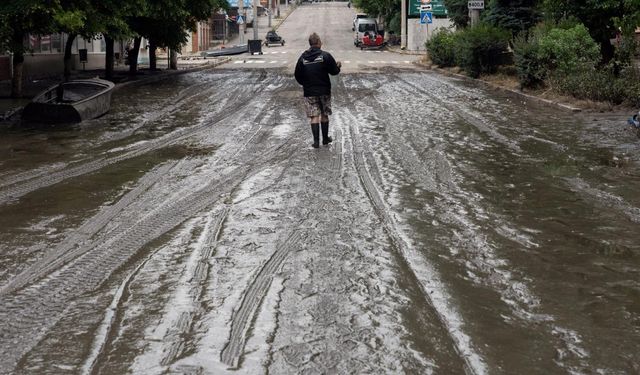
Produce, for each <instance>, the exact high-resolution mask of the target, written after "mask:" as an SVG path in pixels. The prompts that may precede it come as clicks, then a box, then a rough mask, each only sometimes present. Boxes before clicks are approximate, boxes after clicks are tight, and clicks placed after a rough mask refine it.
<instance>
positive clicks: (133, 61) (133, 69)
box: [129, 36, 142, 76]
mask: <svg viewBox="0 0 640 375" xmlns="http://www.w3.org/2000/svg"><path fill="white" fill-rule="evenodd" d="M141 42H142V37H139V36H137V37H135V38H134V39H133V48H132V49H131V50H130V51H129V74H130V75H132V76H135V75H136V74H137V73H138V53H140V43H141Z"/></svg>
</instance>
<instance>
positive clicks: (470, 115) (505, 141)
mask: <svg viewBox="0 0 640 375" xmlns="http://www.w3.org/2000/svg"><path fill="white" fill-rule="evenodd" d="M394 77H395V79H397V80H398V81H400V82H403V83H404V85H402V86H398V85H396V86H394V87H397V88H399V89H400V90H401V91H403V92H404V94H402V95H403V96H405V97H411V96H414V95H415V92H416V91H417V92H419V93H421V94H423V95H425V96H427V97H429V98H430V99H431V100H433V101H435V102H436V103H437V104H438V105H439V106H441V107H443V108H446V109H447V110H449V112H451V113H454V114H455V115H456V116H457V117H458V118H460V119H461V120H463V121H464V122H465V123H467V124H469V125H471V126H473V127H475V128H476V129H478V130H479V131H481V132H482V133H484V134H486V135H487V136H489V137H490V138H491V139H492V140H494V141H496V142H498V143H499V144H501V145H503V146H506V147H508V148H509V149H511V150H512V151H513V152H516V153H519V152H522V150H521V148H520V146H519V145H518V143H517V142H514V141H513V140H511V139H509V138H508V137H507V136H505V135H504V134H502V133H500V132H499V131H498V130H497V129H496V128H495V126H493V124H492V123H491V121H490V120H488V119H487V118H486V117H484V116H483V115H481V114H479V113H478V111H472V110H471V109H469V108H467V106H465V105H464V103H461V102H453V101H451V100H447V99H445V98H446V95H443V96H442V97H441V96H439V95H437V94H435V93H433V92H431V91H429V90H426V89H425V88H424V87H422V86H419V85H418V84H417V83H416V82H412V81H411V80H408V79H406V78H404V77H402V76H401V75H399V74H396V75H395V76H394ZM422 77H429V78H430V79H429V80H430V81H436V82H438V83H439V84H441V85H443V86H446V87H447V89H448V90H455V91H457V92H459V93H460V94H461V95H464V96H465V97H467V99H472V98H473V99H476V97H470V96H469V93H468V92H465V91H462V90H461V89H460V88H459V87H457V86H454V85H452V84H451V83H449V82H447V81H446V80H442V79H437V78H433V77H432V76H427V75H422ZM407 87H410V88H412V89H413V90H410V89H408V88H407ZM469 101H472V100H469Z"/></svg>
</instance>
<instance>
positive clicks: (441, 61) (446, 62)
mask: <svg viewBox="0 0 640 375" xmlns="http://www.w3.org/2000/svg"><path fill="white" fill-rule="evenodd" d="M425 46H426V47H427V51H428V53H429V58H430V59H431V61H432V62H433V63H434V64H436V65H438V66H439V67H448V66H454V65H455V63H456V55H455V49H456V34H455V33H453V32H451V31H450V30H449V29H440V31H438V32H437V33H436V34H435V35H433V36H432V37H431V39H429V40H428V41H427V42H426V43H425Z"/></svg>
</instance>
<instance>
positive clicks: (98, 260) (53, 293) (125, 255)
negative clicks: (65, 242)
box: [0, 140, 294, 368]
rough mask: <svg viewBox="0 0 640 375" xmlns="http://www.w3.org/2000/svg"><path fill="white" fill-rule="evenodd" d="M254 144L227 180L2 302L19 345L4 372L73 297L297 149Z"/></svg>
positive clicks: (1, 323)
mask: <svg viewBox="0 0 640 375" xmlns="http://www.w3.org/2000/svg"><path fill="white" fill-rule="evenodd" d="M255 146H256V145H251V147H248V148H247V149H246V150H245V153H246V154H247V155H248V156H250V158H244V159H245V160H242V162H241V163H242V166H239V165H236V166H235V167H234V169H233V170H232V171H231V172H229V173H227V175H226V176H222V177H220V178H219V179H217V180H216V181H214V182H211V183H210V184H208V185H207V186H205V187H203V188H201V189H200V190H198V191H196V192H194V193H193V194H185V195H182V196H180V198H179V199H178V200H176V201H174V202H169V203H168V204H165V205H163V206H161V207H158V208H156V209H155V210H154V211H153V212H151V213H149V214H146V215H145V216H144V217H142V218H140V219H139V220H138V221H137V222H135V223H134V224H133V225H131V226H129V227H127V228H125V229H124V230H123V231H122V232H121V233H116V234H114V235H113V236H111V237H110V238H109V239H108V240H107V241H106V242H105V241H101V242H95V243H94V245H93V246H94V247H93V248H92V249H91V250H90V251H87V252H85V253H84V254H83V255H82V256H81V257H79V258H78V259H76V261H75V262H70V263H69V264H68V265H66V266H65V267H63V268H62V269H60V270H59V271H56V272H54V273H52V274H50V275H49V276H48V277H46V278H44V279H42V280H41V281H40V282H38V283H35V284H33V285H31V286H30V287H28V288H25V289H23V290H21V291H20V293H14V294H10V295H8V298H6V299H4V300H3V301H2V304H0V318H1V319H0V338H1V339H2V340H3V341H5V342H13V343H15V345H14V346H12V347H11V348H8V347H1V348H0V351H1V352H0V368H13V367H14V366H15V365H16V364H17V362H18V361H19V359H20V358H22V356H23V355H24V354H25V353H27V352H28V351H29V350H30V349H31V348H32V347H33V345H35V344H36V343H37V342H38V341H39V340H40V338H41V337H42V336H43V335H45V334H46V332H47V331H48V330H49V329H50V328H51V327H52V326H53V325H54V324H56V323H57V321H58V320H59V319H60V316H61V314H63V313H64V311H65V309H66V308H67V307H68V305H69V303H72V301H73V298H74V296H78V295H81V294H83V293H87V292H90V291H93V290H95V289H96V288H97V287H98V286H100V285H101V284H102V283H103V282H104V281H105V280H106V279H107V278H108V277H110V275H111V274H112V273H113V272H114V271H115V270H117V269H118V268H120V267H122V266H123V265H125V264H126V263H127V262H128V261H129V260H130V259H131V258H132V257H133V256H134V255H135V254H137V253H138V252H139V250H140V249H142V248H143V247H144V246H145V245H146V244H148V243H149V242H151V241H153V240H155V239H157V238H159V237H161V236H163V235H164V234H166V233H167V232H169V231H171V230H173V229H174V228H175V227H177V226H178V225H180V224H181V223H182V222H184V221H185V220H187V219H189V218H190V217H192V216H193V215H194V214H197V213H198V212H202V211H203V210H206V209H207V208H208V207H210V206H211V205H212V204H215V203H216V202H218V201H220V200H221V199H224V197H225V196H227V195H228V194H229V193H230V192H231V191H233V189H235V188H236V186H237V185H238V184H239V183H241V181H243V180H244V179H245V178H246V176H247V175H249V174H250V173H252V171H253V170H255V169H256V168H259V167H260V166H261V165H265V164H268V163H271V162H272V161H273V160H274V159H276V160H281V159H282V158H283V157H284V158H286V156H287V155H290V154H291V152H292V151H293V149H294V145H292V144H291V143H290V140H287V141H285V142H284V143H281V144H277V145H275V146H273V147H269V148H267V149H259V152H256V151H257V150H254V149H255V148H256V147H255ZM234 151H235V150H234ZM237 163H238V161H236V164H237ZM223 164H224V163H223ZM223 170H224V168H223Z"/></svg>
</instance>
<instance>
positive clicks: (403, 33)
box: [400, 0, 407, 49]
mask: <svg viewBox="0 0 640 375" xmlns="http://www.w3.org/2000/svg"><path fill="white" fill-rule="evenodd" d="M400 8H401V9H400V48H401V49H406V48H407V0H402V1H401V2H400Z"/></svg>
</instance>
